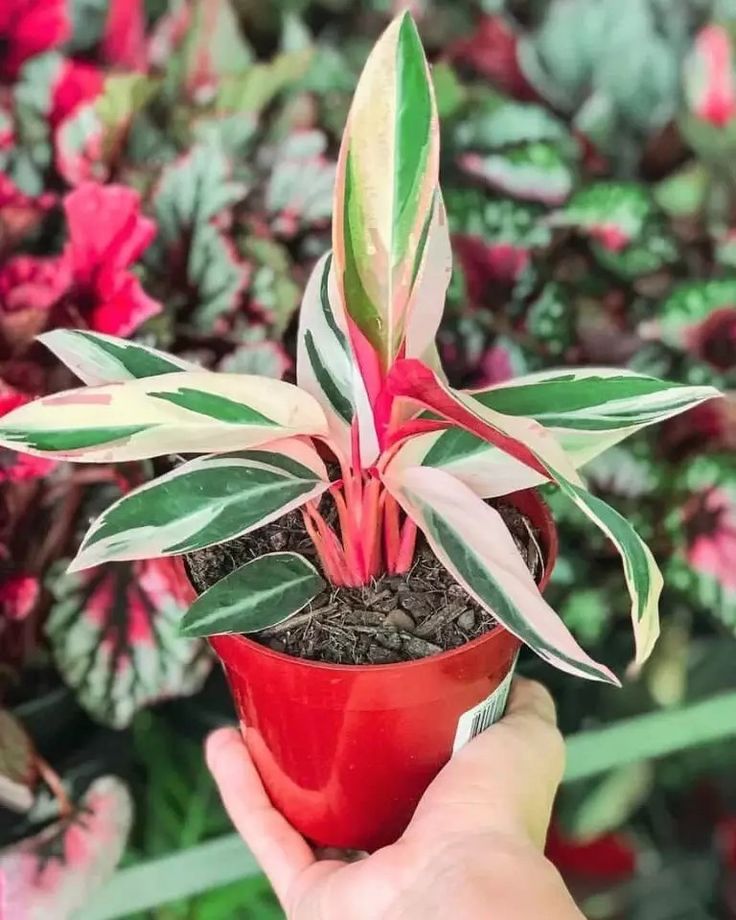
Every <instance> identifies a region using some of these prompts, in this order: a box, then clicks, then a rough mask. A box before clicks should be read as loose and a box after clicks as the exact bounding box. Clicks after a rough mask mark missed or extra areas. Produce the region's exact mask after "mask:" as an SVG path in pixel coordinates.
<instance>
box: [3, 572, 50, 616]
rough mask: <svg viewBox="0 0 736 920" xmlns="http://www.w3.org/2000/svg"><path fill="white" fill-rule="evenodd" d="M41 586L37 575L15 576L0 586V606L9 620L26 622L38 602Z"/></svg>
mask: <svg viewBox="0 0 736 920" xmlns="http://www.w3.org/2000/svg"><path fill="white" fill-rule="evenodd" d="M40 591H41V585H40V583H39V580H38V578H36V576H35V575H13V576H12V577H10V578H8V579H6V580H5V581H4V582H3V583H2V584H0V606H1V607H2V611H3V616H5V617H7V618H8V619H9V620H25V618H26V617H27V616H28V614H29V613H30V612H31V611H32V610H33V608H34V606H35V604H36V601H37V600H38V596H39V593H40Z"/></svg>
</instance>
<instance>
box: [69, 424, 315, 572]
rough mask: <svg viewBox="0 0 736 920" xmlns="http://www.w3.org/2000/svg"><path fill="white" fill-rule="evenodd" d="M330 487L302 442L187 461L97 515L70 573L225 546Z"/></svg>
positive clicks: (312, 449) (311, 454)
mask: <svg viewBox="0 0 736 920" xmlns="http://www.w3.org/2000/svg"><path fill="white" fill-rule="evenodd" d="M328 486H329V480H328V476H327V470H326V469H325V466H324V463H323V462H322V460H321V459H320V458H319V455H318V454H317V452H316V451H315V450H314V448H313V447H311V446H310V445H309V444H307V443H302V442H300V441H297V440H287V441H281V442H276V443H275V444H272V445H269V448H268V449H267V450H250V451H243V452H240V453H232V454H213V455H212V456H209V457H200V458H198V459H196V460H190V461H189V462H188V463H184V464H182V465H181V466H179V467H177V468H176V469H175V470H172V471H171V472H170V473H166V474H165V475H164V476H160V477H159V478H158V479H155V480H153V481H152V482H147V483H146V484H145V485H142V486H140V487H139V488H138V489H135V490H134V491H133V492H130V493H128V494H127V495H124V496H123V497H122V498H121V499H119V500H118V501H116V502H115V504H113V505H111V506H110V507H109V508H108V509H107V510H106V511H105V512H104V513H103V514H102V515H100V517H99V518H97V520H96V521H95V522H94V523H93V524H92V526H91V527H90V529H89V530H88V531H87V534H86V536H85V538H84V540H83V542H82V546H81V547H80V550H79V554H78V555H77V557H76V559H75V560H74V561H73V562H72V564H71V566H70V567H69V570H70V571H72V572H74V571H80V570H81V569H86V568H90V567H91V566H94V565H99V564H100V563H102V562H119V561H122V560H125V559H150V558H153V557H156V556H171V555H176V554H179V553H190V552H193V551H194V550H197V549H202V548H203V547H205V546H212V545H214V544H216V543H224V542H225V541H226V540H232V539H234V538H235V537H240V536H243V535H244V534H246V533H249V532H250V531H252V530H255V529H257V528H258V527H262V526H263V525H264V524H268V523H269V522H270V521H273V520H276V519H277V518H279V517H281V516H282V515H283V514H286V513H287V512H289V511H291V510H293V509H294V508H298V507H299V506H300V505H303V504H304V502H307V501H309V500H310V499H313V498H316V497H317V496H319V495H321V494H322V493H323V492H324V491H325V490H326V489H327V488H328Z"/></svg>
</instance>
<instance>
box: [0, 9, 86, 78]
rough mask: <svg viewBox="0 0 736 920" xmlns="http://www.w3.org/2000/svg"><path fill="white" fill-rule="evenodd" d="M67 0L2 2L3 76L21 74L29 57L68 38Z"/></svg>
mask: <svg viewBox="0 0 736 920" xmlns="http://www.w3.org/2000/svg"><path fill="white" fill-rule="evenodd" d="M70 34H71V21H70V18H69V11H68V8H67V0H2V3H0V48H2V54H0V77H3V78H5V79H8V80H12V79H14V78H15V77H16V76H17V75H18V71H19V70H20V68H21V66H22V65H23V64H24V62H25V61H27V60H28V59H29V58H32V57H35V56H36V55H37V54H41V52H42V51H48V50H49V49H50V48H56V47H58V46H59V45H61V44H62V43H63V42H65V41H66V40H67V38H69V35H70Z"/></svg>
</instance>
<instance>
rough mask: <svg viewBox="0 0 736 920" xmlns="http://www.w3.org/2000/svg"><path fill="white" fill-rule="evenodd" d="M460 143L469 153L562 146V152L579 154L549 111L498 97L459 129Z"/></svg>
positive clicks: (457, 137) (564, 128)
mask: <svg viewBox="0 0 736 920" xmlns="http://www.w3.org/2000/svg"><path fill="white" fill-rule="evenodd" d="M456 140H457V143H458V145H459V146H460V147H461V148H463V149H465V150H477V149H478V148H480V149H481V150H483V151H491V150H500V149H502V148H504V147H513V146H516V145H518V144H532V143H540V142H548V143H550V144H553V145H559V146H560V148H561V150H560V152H562V151H563V150H564V152H566V153H568V154H570V155H572V154H573V153H574V151H575V145H574V142H573V140H572V138H571V136H570V132H569V131H568V129H567V128H566V127H565V125H564V123H563V122H562V121H560V119H559V118H557V117H556V116H555V115H553V114H552V112H550V110H549V109H548V108H545V107H544V106H541V105H536V104H533V103H525V102H516V101H514V100H512V99H505V98H503V97H497V96H495V95H494V96H493V97H491V98H489V99H488V100H487V101H486V103H485V105H484V106H483V107H480V106H478V107H477V110H476V111H475V112H474V116H473V118H472V119H468V120H467V121H465V122H463V123H462V124H461V125H460V126H459V127H458V129H457V133H456Z"/></svg>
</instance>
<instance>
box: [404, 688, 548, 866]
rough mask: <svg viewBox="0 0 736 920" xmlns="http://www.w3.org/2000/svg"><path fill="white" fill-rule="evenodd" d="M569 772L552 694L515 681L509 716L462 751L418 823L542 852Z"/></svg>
mask: <svg viewBox="0 0 736 920" xmlns="http://www.w3.org/2000/svg"><path fill="white" fill-rule="evenodd" d="M564 766H565V750H564V741H563V739H562V735H561V734H560V732H559V731H558V729H557V724H556V715H555V706H554V702H553V701H552V697H551V696H550V694H549V693H548V691H547V690H546V689H545V688H544V687H543V686H542V685H541V684H538V683H536V682H534V681H530V680H525V679H524V678H516V679H515V680H514V684H513V687H512V692H511V697H510V699H509V706H508V710H507V713H506V715H505V716H504V717H503V719H501V721H500V722H497V723H496V724H495V725H492V726H491V727H490V728H489V729H487V730H486V731H484V732H483V733H482V734H480V735H478V736H477V737H476V738H474V739H473V740H472V741H471V742H470V743H469V744H467V745H466V746H465V747H463V748H462V749H461V750H460V751H459V752H458V753H457V754H456V755H455V756H454V757H453V758H452V760H451V761H450V762H449V763H448V764H447V766H446V767H445V768H444V769H443V770H442V771H441V772H440V773H439V775H438V776H437V778H436V779H435V780H434V781H433V783H432V784H431V785H430V787H429V788H428V790H427V792H426V793H425V795H424V797H423V798H422V801H421V802H420V803H419V806H418V807H417V811H416V813H415V818H414V820H413V821H412V826H411V827H410V831H411V830H412V828H413V827H415V824H417V825H418V824H422V825H423V824H425V823H426V822H427V821H429V822H431V823H433V824H434V823H435V822H437V823H438V824H441V825H444V827H445V829H446V831H447V830H451V829H453V828H456V829H457V830H458V831H461V832H462V833H469V832H488V831H497V832H500V833H504V834H511V835H513V836H515V837H522V838H525V839H526V840H528V841H530V842H532V843H533V844H534V845H535V846H536V847H538V848H539V849H542V848H543V847H544V841H545V838H546V834H547V828H548V826H549V821H550V816H551V813H552V805H553V803H554V798H555V794H556V792H557V788H558V786H559V784H560V781H561V779H562V774H563V770H564Z"/></svg>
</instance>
